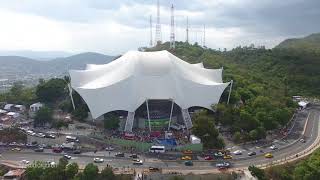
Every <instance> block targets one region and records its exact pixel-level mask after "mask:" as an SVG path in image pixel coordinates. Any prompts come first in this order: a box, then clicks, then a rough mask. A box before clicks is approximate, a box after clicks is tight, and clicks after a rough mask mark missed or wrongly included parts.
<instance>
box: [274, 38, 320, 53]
mask: <svg viewBox="0 0 320 180" xmlns="http://www.w3.org/2000/svg"><path fill="white" fill-rule="evenodd" d="M275 48H279V49H302V50H305V51H310V52H316V53H319V54H320V33H316V34H311V35H309V36H307V37H304V38H294V39H287V40H285V41H283V42H281V43H280V44H279V45H278V46H276V47H275Z"/></svg>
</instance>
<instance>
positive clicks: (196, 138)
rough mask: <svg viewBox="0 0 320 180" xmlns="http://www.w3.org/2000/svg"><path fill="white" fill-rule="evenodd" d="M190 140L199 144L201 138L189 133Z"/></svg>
mask: <svg viewBox="0 0 320 180" xmlns="http://www.w3.org/2000/svg"><path fill="white" fill-rule="evenodd" d="M190 142H191V144H200V143H201V140H200V138H198V137H197V136H195V135H190Z"/></svg>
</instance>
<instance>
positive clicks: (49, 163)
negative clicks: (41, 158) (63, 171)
mask: <svg viewBox="0 0 320 180" xmlns="http://www.w3.org/2000/svg"><path fill="white" fill-rule="evenodd" d="M46 163H47V164H48V165H50V166H55V165H56V163H55V162H54V161H47V162H46Z"/></svg>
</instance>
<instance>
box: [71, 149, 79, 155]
mask: <svg viewBox="0 0 320 180" xmlns="http://www.w3.org/2000/svg"><path fill="white" fill-rule="evenodd" d="M72 153H73V154H81V150H80V149H76V150H74V151H73V152H72Z"/></svg>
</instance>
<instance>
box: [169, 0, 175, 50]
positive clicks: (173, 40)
mask: <svg viewBox="0 0 320 180" xmlns="http://www.w3.org/2000/svg"><path fill="white" fill-rule="evenodd" d="M175 46H176V45H175V34H174V7H173V4H172V6H171V33H170V49H174V48H175Z"/></svg>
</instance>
